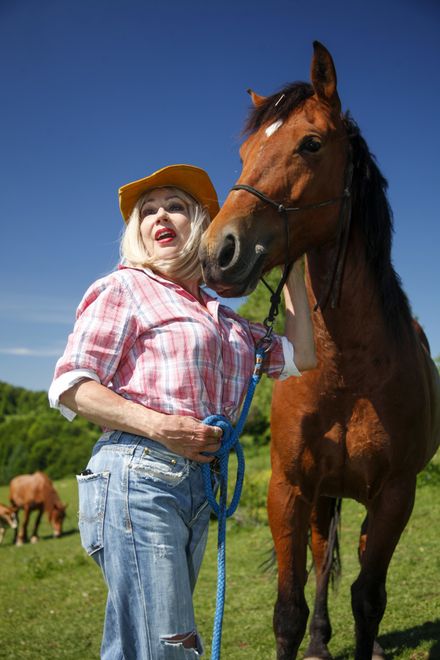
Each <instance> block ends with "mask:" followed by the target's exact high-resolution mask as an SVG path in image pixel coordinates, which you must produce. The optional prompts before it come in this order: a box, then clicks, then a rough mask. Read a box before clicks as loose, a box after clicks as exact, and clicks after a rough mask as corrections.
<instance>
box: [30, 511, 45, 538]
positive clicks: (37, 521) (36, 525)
mask: <svg viewBox="0 0 440 660" xmlns="http://www.w3.org/2000/svg"><path fill="white" fill-rule="evenodd" d="M43 511H44V509H43V507H40V508H39V509H38V514H37V517H36V518H35V525H34V531H33V532H32V536H31V543H38V528H39V526H40V522H41V516H42V515H43Z"/></svg>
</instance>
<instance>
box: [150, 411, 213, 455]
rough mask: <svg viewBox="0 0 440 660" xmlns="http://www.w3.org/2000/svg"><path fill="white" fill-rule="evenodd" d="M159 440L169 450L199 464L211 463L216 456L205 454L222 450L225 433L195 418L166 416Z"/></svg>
mask: <svg viewBox="0 0 440 660" xmlns="http://www.w3.org/2000/svg"><path fill="white" fill-rule="evenodd" d="M158 433H159V434H160V435H158V437H157V439H158V440H159V442H161V443H162V444H163V445H165V447H167V449H170V450H171V451H174V452H175V453H176V454H180V456H185V458H189V459H190V460H192V461H198V462H199V463H210V462H211V461H212V460H213V459H214V456H205V455H204V452H211V453H213V452H216V451H218V449H220V444H221V437H222V435H223V431H222V430H221V429H220V428H219V427H218V426H208V425H207V424H203V422H200V421H199V420H198V419H195V418H194V417H184V416H182V415H164V416H163V424H162V428H161V429H160V431H159V432H158Z"/></svg>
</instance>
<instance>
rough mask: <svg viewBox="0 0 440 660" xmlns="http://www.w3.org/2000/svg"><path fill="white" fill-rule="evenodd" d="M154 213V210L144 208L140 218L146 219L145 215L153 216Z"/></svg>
mask: <svg viewBox="0 0 440 660" xmlns="http://www.w3.org/2000/svg"><path fill="white" fill-rule="evenodd" d="M155 213H156V209H153V208H149V207H145V208H143V209H142V213H141V216H142V217H143V218H146V217H147V215H154V214H155Z"/></svg>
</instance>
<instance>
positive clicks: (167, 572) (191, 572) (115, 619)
mask: <svg viewBox="0 0 440 660" xmlns="http://www.w3.org/2000/svg"><path fill="white" fill-rule="evenodd" d="M89 471H90V472H89ZM85 472H86V474H84V473H82V474H81V475H78V477H77V479H78V488H79V502H80V506H79V509H80V511H79V527H80V533H81V542H82V545H83V547H84V548H85V549H86V551H87V552H88V554H89V555H91V556H92V557H93V559H95V561H96V562H97V563H98V564H99V566H100V567H101V569H102V572H103V574H104V578H105V581H106V583H107V586H108V598H107V606H106V613H105V623H104V634H103V639H102V646H101V658H103V660H188V659H189V658H192V659H193V660H194V659H195V658H197V657H199V656H200V655H202V654H203V649H202V643H201V640H200V637H199V635H198V634H197V632H196V626H195V621H194V609H193V602H192V594H193V591H194V587H195V583H196V580H197V576H198V573H199V569H200V565H201V562H202V558H203V554H204V550H205V546H206V539H207V535H208V523H209V514H210V508H209V505H208V503H207V500H206V497H205V493H204V488H203V481H202V474H201V469H200V465H199V464H198V463H195V462H193V461H190V460H187V459H185V458H183V457H182V456H179V455H177V454H174V453H173V452H170V451H168V450H167V449H166V448H165V447H164V446H163V445H160V444H159V443H157V442H154V441H153V440H150V439H148V438H143V437H140V436H136V435H131V434H129V433H123V432H120V431H115V432H113V433H105V434H104V435H103V436H102V437H101V438H100V439H99V440H98V442H97V443H96V445H95V447H94V449H93V454H92V457H91V459H90V461H89V463H88V466H87V470H86V471H85ZM176 636H179V638H180V639H181V641H178V642H177V641H176V640H172V638H173V637H176ZM184 636H187V637H188V638H191V637H192V638H193V639H194V643H195V647H194V648H185V647H186V646H188V644H187V643H185V642H184V640H183V639H182V638H183V637H184ZM191 646H192V644H191Z"/></svg>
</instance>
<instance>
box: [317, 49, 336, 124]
mask: <svg viewBox="0 0 440 660" xmlns="http://www.w3.org/2000/svg"><path fill="white" fill-rule="evenodd" d="M313 50H314V53H313V59H312V69H311V78H312V84H313V88H314V90H315V94H316V95H317V96H319V97H320V98H322V99H324V100H326V101H327V102H328V103H330V105H332V106H333V107H334V108H335V109H336V110H337V111H338V112H340V110H341V102H340V100H339V96H338V92H337V91H336V84H337V80H336V69H335V65H334V64H333V59H332V56H331V55H330V53H329V52H328V50H327V48H326V47H325V46H323V45H322V44H321V43H320V42H319V41H314V42H313Z"/></svg>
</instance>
